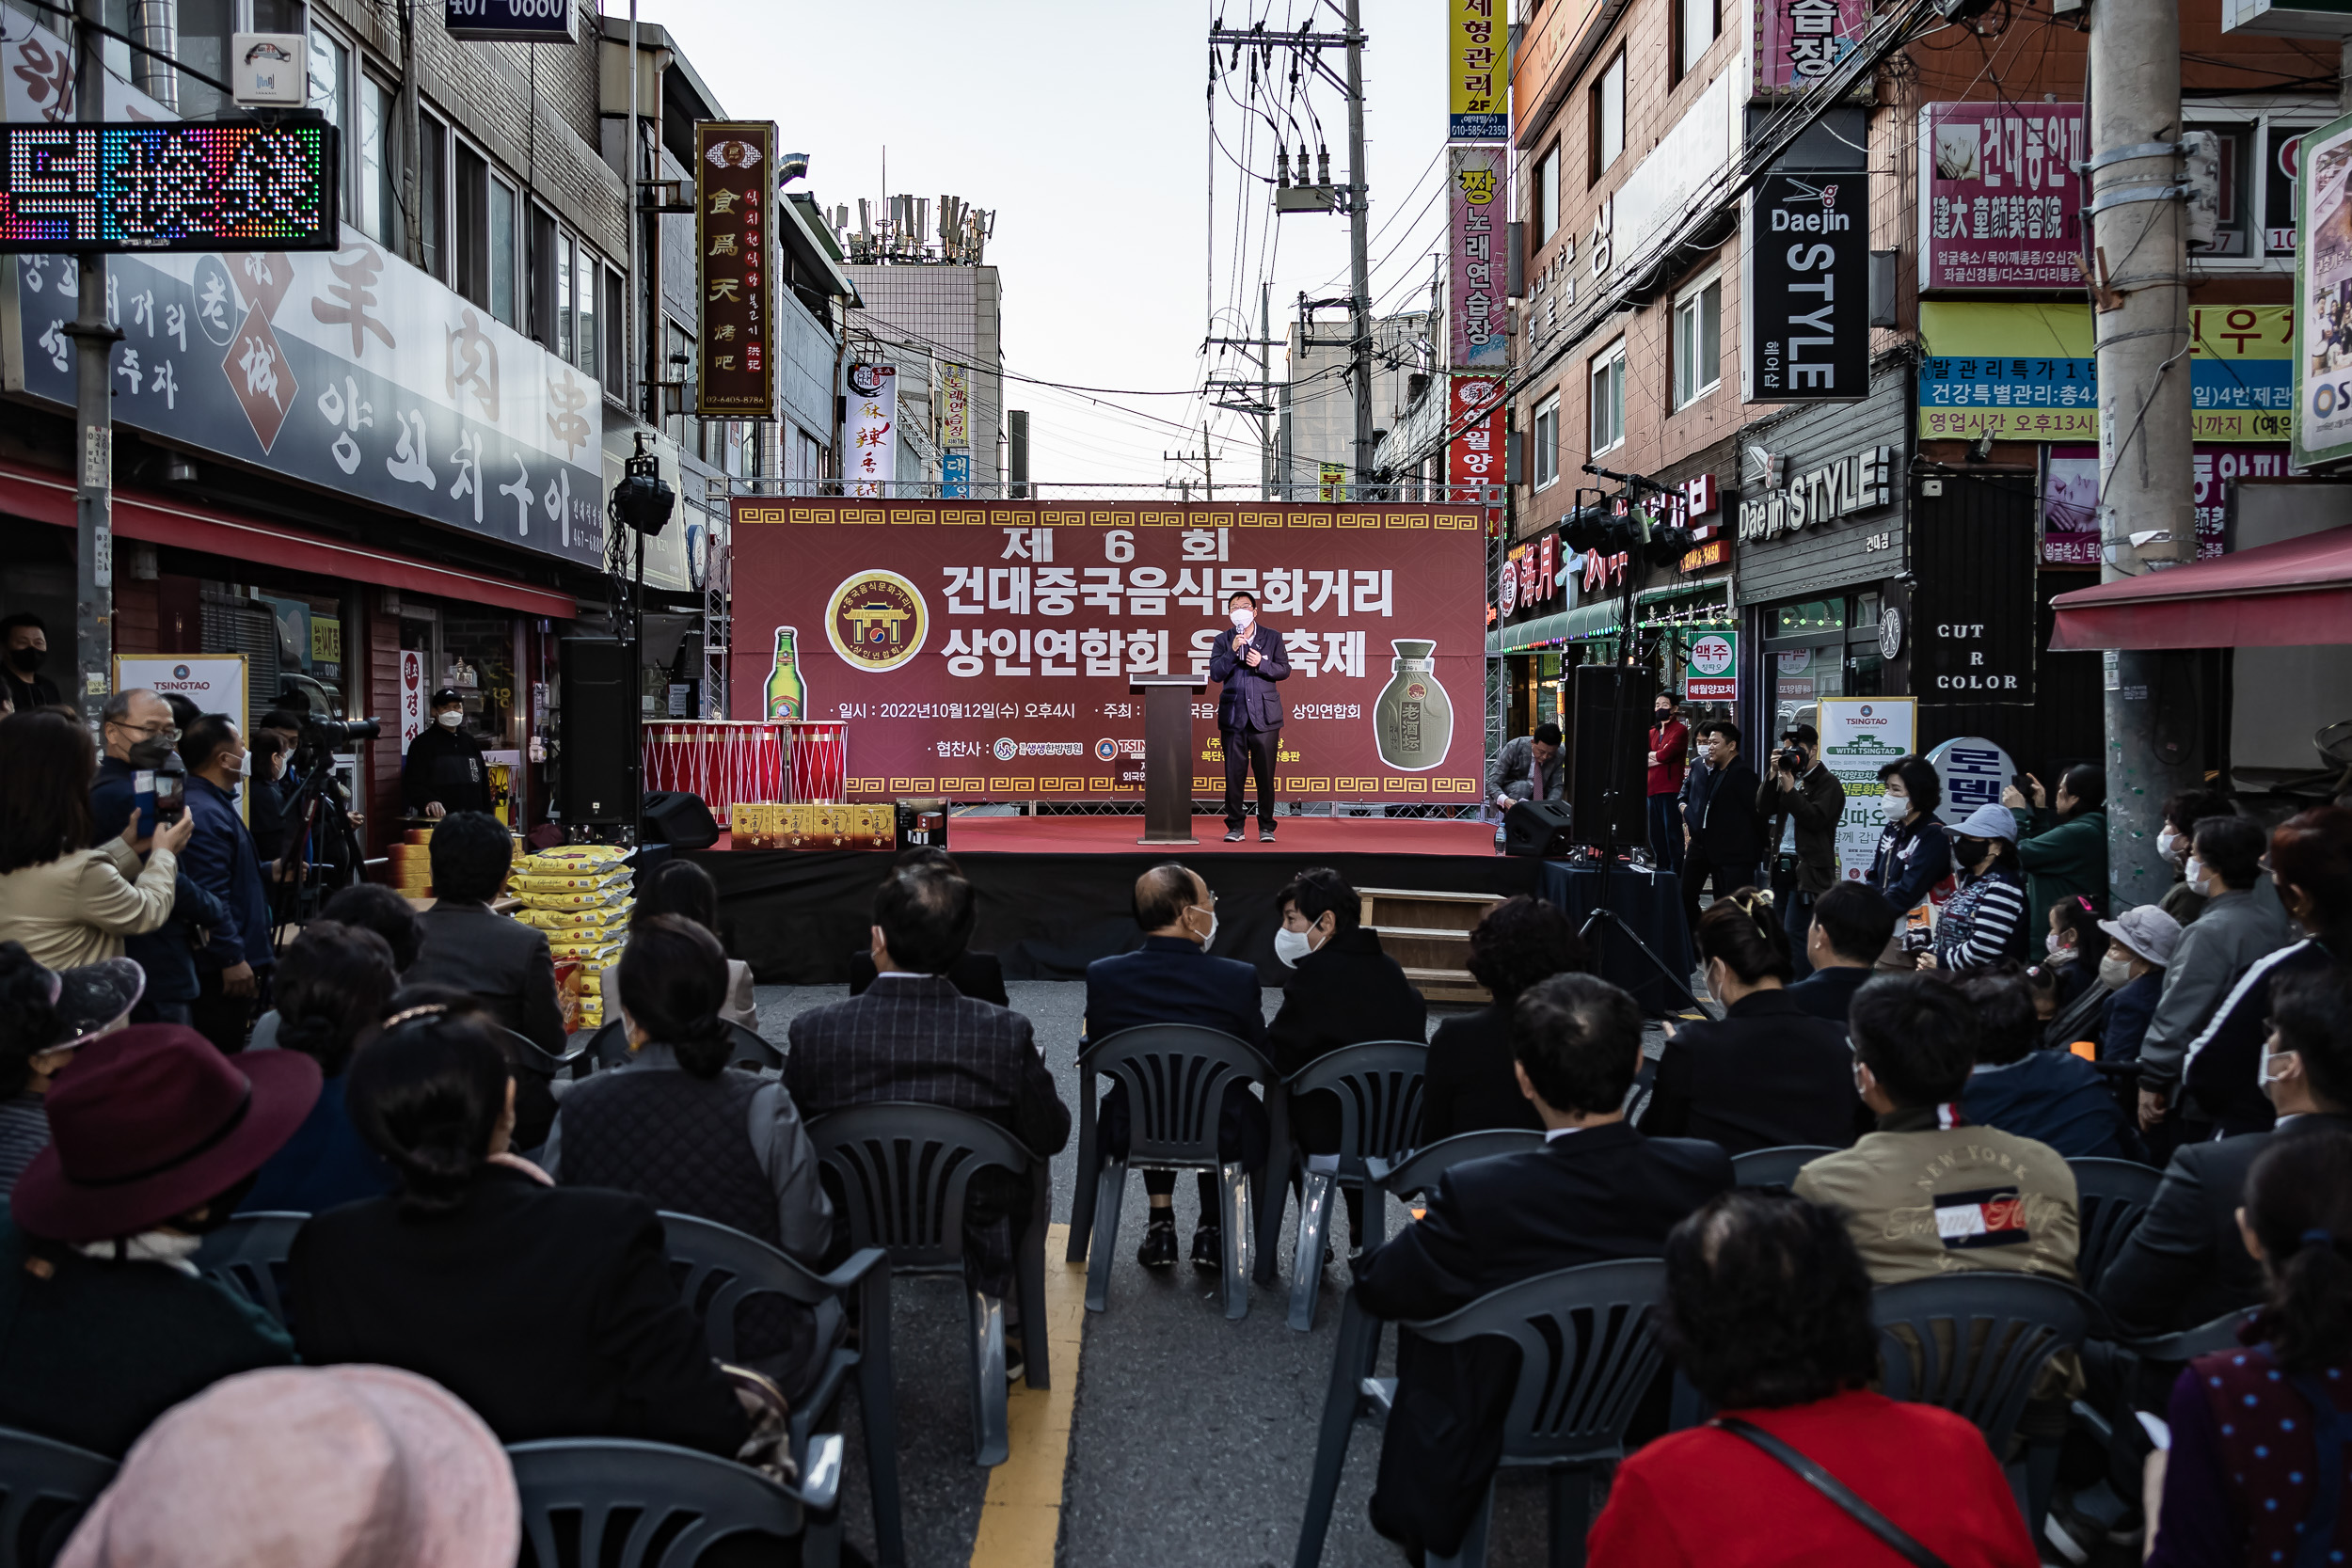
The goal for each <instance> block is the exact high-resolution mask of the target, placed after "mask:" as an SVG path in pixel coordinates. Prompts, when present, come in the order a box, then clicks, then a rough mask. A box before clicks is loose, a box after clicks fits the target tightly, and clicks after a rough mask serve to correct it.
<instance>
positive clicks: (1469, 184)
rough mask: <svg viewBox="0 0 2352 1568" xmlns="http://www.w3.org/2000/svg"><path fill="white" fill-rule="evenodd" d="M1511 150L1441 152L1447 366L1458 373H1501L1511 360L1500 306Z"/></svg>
mask: <svg viewBox="0 0 2352 1568" xmlns="http://www.w3.org/2000/svg"><path fill="white" fill-rule="evenodd" d="M1509 156H1510V149H1509V148H1508V147H1504V146H1486V147H1455V148H1449V149H1448V150H1447V152H1446V165H1447V173H1448V175H1449V179H1448V182H1447V200H1448V203H1449V205H1450V206H1451V209H1452V213H1451V222H1450V224H1449V231H1450V235H1451V249H1452V252H1453V276H1452V279H1451V281H1452V285H1453V286H1452V288H1451V289H1450V290H1449V292H1448V299H1447V305H1446V314H1447V316H1448V317H1449V318H1451V321H1452V325H1453V343H1452V361H1451V364H1452V368H1453V369H1454V370H1457V371H1497V372H1500V371H1501V370H1502V369H1503V367H1504V366H1505V365H1506V364H1508V363H1509V362H1510V357H1511V334H1510V319H1511V312H1510V310H1509V309H1508V308H1507V307H1506V306H1505V305H1504V304H1503V292H1504V290H1505V288H1506V287H1507V278H1506V277H1505V274H1506V273H1507V272H1508V270H1509V269H1508V265H1507V259H1508V258H1507V252H1506V248H1505V247H1506V246H1507V245H1509V243H1510V241H1509V234H1510V230H1509V228H1508V226H1507V224H1506V222H1505V219H1506V217H1507V216H1508V214H1509V213H1510V211H1511V204H1510V202H1509V200H1508V199H1507V198H1508V196H1509V190H1508V188H1507V185H1506V181H1507V180H1508V178H1509V174H1508V171H1509V168H1510V164H1509V162H1508V159H1509Z"/></svg>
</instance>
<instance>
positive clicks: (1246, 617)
mask: <svg viewBox="0 0 2352 1568" xmlns="http://www.w3.org/2000/svg"><path fill="white" fill-rule="evenodd" d="M1257 618H1258V612H1257V611H1256V610H1235V611H1233V629H1234V630H1235V631H1247V630H1248V628H1249V623H1250V622H1252V621H1254V620H1256V619H1257Z"/></svg>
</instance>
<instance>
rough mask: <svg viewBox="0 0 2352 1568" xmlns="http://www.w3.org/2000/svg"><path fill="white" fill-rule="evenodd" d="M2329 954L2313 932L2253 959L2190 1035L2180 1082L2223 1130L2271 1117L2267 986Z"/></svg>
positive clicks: (2317, 967)
mask: <svg viewBox="0 0 2352 1568" xmlns="http://www.w3.org/2000/svg"><path fill="white" fill-rule="evenodd" d="M2335 962H2336V959H2335V958H2334V956H2333V955H2332V954H2331V953H2329V951H2328V948H2327V947H2325V946H2323V945H2322V944H2321V942H2320V941H2319V939H2318V938H2316V937H2307V938H2305V939H2304V940H2303V941H2301V942H2296V943H2295V945H2293V946H2292V947H2281V948H2280V949H2279V950H2278V951H2277V952H2275V953H2272V954H2269V955H2267V956H2265V957H2264V958H2259V959H2257V960H2255V962H2254V966H2253V967H2252V968H2250V969H2249V970H2248V971H2247V972H2246V973H2245V974H2241V975H2239V976H2238V978H2237V983H2236V984H2235V985H2233V986H2232V987H2231V988H2230V993H2229V995H2228V996H2227V997H2225V998H2223V1000H2222V1003H2221V1007H2220V1010H2219V1011H2217V1012H2216V1013H2215V1014H2214V1015H2213V1021H2212V1022H2209V1023H2207V1024H2206V1025H2205V1027H2204V1031H2203V1032H2202V1033H2201V1034H2200V1035H2199V1036H2198V1037H2196V1038H2195V1039H2193V1040H2191V1041H2189V1045H2188V1054H2187V1055H2186V1056H2185V1058H2184V1059H2183V1060H2182V1063H2181V1084H2182V1086H2183V1087H2184V1088H2185V1089H2187V1090H2188V1092H2189V1095H2190V1097H2191V1098H2193V1099H2194V1100H2195V1101H2197V1103H2198V1105H2199V1106H2200V1107H2201V1109H2202V1110H2203V1112H2204V1114H2205V1115H2206V1116H2208V1117H2212V1118H2213V1123H2214V1126H2215V1127H2216V1128H2217V1130H2219V1131H2220V1132H2223V1133H2225V1134H2230V1133H2238V1132H2264V1131H2265V1130H2267V1129H2268V1128H2269V1126H2270V1125H2271V1123H2272V1121H2273V1120H2274V1119H2275V1113H2274V1112H2273V1111H2272V1110H2271V1108H2270V1098H2269V1097H2268V1096H2267V1095H2265V1094H2264V1093H2263V1091H2262V1087H2261V1084H2260V1081H2259V1075H2260V1073H2261V1072H2262V1070H2263V1067H2262V1058H2263V1042H2264V1041H2265V1039H2267V1038H2268V1037H2269V1035H2270V988H2271V987H2272V986H2273V985H2275V984H2277V983H2278V982H2279V981H2280V980H2282V979H2285V978H2286V977H2287V976H2289V975H2292V974H2314V973H2317V972H2319V971H2322V970H2326V969H2328V968H2329V967H2331V966H2332V965H2333V964H2334V963H2335Z"/></svg>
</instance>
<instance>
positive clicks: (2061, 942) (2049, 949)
mask: <svg viewBox="0 0 2352 1568" xmlns="http://www.w3.org/2000/svg"><path fill="white" fill-rule="evenodd" d="M2042 951H2043V952H2045V953H2047V954H2049V955H2051V956H2052V957H2053V958H2055V957H2057V956H2058V954H2060V953H2063V952H2065V951H2066V939H2065V938H2064V937H2061V936H2059V935H2058V933H2057V932H2056V931H2052V932H2051V933H2050V934H2049V935H2047V936H2045V937H2043V938H2042Z"/></svg>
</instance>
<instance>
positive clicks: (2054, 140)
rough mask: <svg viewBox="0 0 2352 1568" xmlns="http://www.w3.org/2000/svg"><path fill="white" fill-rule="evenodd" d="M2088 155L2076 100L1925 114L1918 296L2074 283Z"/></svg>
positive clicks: (1938, 108)
mask: <svg viewBox="0 0 2352 1568" xmlns="http://www.w3.org/2000/svg"><path fill="white" fill-rule="evenodd" d="M2085 150H2086V145H2085V140H2084V129H2083V106H2082V105H2081V104H2080V103H2027V104H2023V105H2020V104H2015V103H1930V104H1927V105H1925V106H1924V107H1922V108H1921V109H1920V111H1919V166H1920V167H1921V168H1923V169H1925V170H1926V171H1927V174H1928V190H1927V191H1926V193H1924V194H1923V196H1922V198H1921V199H1920V202H1919V287H1920V289H1921V290H1922V291H1932V290H1936V289H2064V288H2071V287H2074V286H2077V285H2079V284H2080V283H2081V281H2082V270H2081V268H2080V267H2079V266H2077V265H2076V258H2077V257H2078V256H2079V255H2080V254H2081V251H2082V203H2083V181H2082V176H2080V175H2078V174H2076V173H2074V167H2073V166H2074V165H2075V164H2077V163H2080V162H2081V161H2082V159H2083V157H2084V154H2085Z"/></svg>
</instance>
